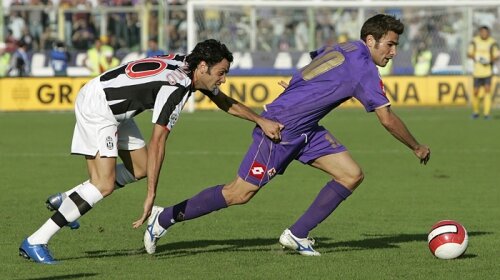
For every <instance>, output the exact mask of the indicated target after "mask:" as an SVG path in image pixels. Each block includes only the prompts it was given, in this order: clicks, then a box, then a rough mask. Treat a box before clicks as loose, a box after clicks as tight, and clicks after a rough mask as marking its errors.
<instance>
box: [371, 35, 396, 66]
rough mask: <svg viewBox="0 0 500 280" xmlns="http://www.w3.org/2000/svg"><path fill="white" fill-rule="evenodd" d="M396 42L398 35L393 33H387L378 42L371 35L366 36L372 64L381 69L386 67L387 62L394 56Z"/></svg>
mask: <svg viewBox="0 0 500 280" xmlns="http://www.w3.org/2000/svg"><path fill="white" fill-rule="evenodd" d="M398 41H399V35H398V34H397V33H396V32H393V31H389V32H387V34H385V35H384V36H382V38H380V40H378V42H377V41H375V38H374V37H373V36H372V35H368V37H367V38H366V45H367V46H368V48H369V49H370V54H371V55H372V59H373V62H374V63H375V64H376V65H378V66H381V67H384V66H386V65H387V63H388V62H389V60H391V59H392V58H394V57H395V56H396V46H397V45H398Z"/></svg>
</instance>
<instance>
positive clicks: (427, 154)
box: [413, 145, 431, 164]
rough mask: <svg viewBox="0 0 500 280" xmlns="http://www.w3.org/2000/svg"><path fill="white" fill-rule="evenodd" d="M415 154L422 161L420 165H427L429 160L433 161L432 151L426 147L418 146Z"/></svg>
mask: <svg viewBox="0 0 500 280" xmlns="http://www.w3.org/2000/svg"><path fill="white" fill-rule="evenodd" d="M413 152H414V153H415V155H416V156H417V157H418V158H419V159H420V163H422V164H427V162H428V161H429V159H431V149H429V147H427V146H425V145H418V146H417V148H415V149H414V150H413Z"/></svg>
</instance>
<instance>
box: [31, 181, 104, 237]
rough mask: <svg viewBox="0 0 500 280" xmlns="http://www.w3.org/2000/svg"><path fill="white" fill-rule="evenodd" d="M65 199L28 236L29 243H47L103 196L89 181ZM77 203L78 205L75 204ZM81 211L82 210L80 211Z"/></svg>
mask: <svg viewBox="0 0 500 280" xmlns="http://www.w3.org/2000/svg"><path fill="white" fill-rule="evenodd" d="M68 198H69V199H65V200H64V201H63V202H62V204H61V207H59V209H58V210H57V212H56V213H55V214H54V215H52V217H51V218H50V219H48V220H47V221H46V222H45V224H43V225H42V226H41V227H40V228H39V229H38V230H37V231H35V233H33V234H32V235H31V236H30V237H28V242H29V243H30V244H47V243H48V242H49V240H50V238H52V236H54V234H56V233H57V232H58V231H59V230H60V229H61V228H62V227H63V226H65V225H66V224H67V223H68V222H73V221H76V220H77V219H78V218H80V217H81V216H82V215H84V214H85V213H87V212H88V211H89V210H90V209H92V207H93V206H94V205H95V204H96V203H97V202H99V201H100V200H101V199H102V198H103V196H102V194H101V192H100V191H99V190H98V189H97V188H96V187H95V186H94V185H92V184H91V183H90V182H89V181H86V182H84V183H83V184H81V185H80V186H78V188H77V189H76V191H75V192H73V193H71V194H70V195H69V196H68ZM77 204H78V205H77ZM80 211H82V212H80Z"/></svg>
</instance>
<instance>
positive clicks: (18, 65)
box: [8, 41, 30, 77]
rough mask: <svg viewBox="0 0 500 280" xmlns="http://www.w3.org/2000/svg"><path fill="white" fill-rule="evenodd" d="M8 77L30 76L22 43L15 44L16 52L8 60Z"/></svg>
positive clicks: (28, 62) (24, 47)
mask: <svg viewBox="0 0 500 280" xmlns="http://www.w3.org/2000/svg"><path fill="white" fill-rule="evenodd" d="M8 73H9V75H10V76H17V77H26V76H29V75H30V61H29V57H28V53H27V51H26V44H25V43H24V42H23V41H19V42H17V50H16V52H14V55H13V56H12V59H11V60H10V67H9V70H8Z"/></svg>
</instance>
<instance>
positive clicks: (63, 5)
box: [59, 0, 74, 47]
mask: <svg viewBox="0 0 500 280" xmlns="http://www.w3.org/2000/svg"><path fill="white" fill-rule="evenodd" d="M73 7H74V3H73V0H59V8H60V9H62V10H63V11H64V10H67V9H71V8H73ZM72 36H73V18H72V14H71V13H70V12H64V41H65V44H66V46H67V47H72V46H73V42H72Z"/></svg>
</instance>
